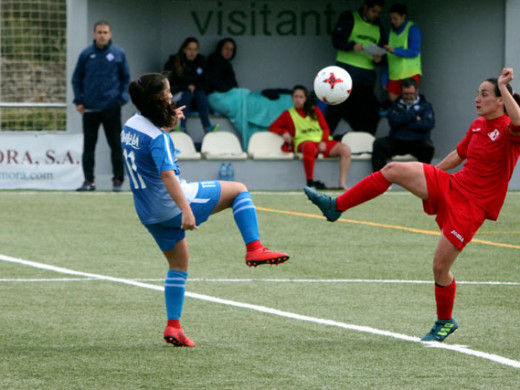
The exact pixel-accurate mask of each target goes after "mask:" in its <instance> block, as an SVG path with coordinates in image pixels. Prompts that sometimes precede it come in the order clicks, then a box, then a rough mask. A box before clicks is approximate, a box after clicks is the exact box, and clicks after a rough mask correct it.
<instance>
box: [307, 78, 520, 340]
mask: <svg viewBox="0 0 520 390" xmlns="http://www.w3.org/2000/svg"><path fill="white" fill-rule="evenodd" d="M512 79H513V69H511V68H504V69H503V70H502V73H501V75H500V77H499V78H498V79H496V78H490V79H487V80H485V81H484V82H482V83H481V84H480V87H479V89H478V94H477V97H476V98H475V104H476V110H477V115H479V117H480V118H478V119H476V120H474V121H473V123H472V124H471V126H470V127H469V129H468V131H467V133H466V136H465V137H464V139H463V140H462V141H461V142H460V143H459V144H458V145H457V148H456V149H455V150H454V151H452V152H451V153H450V154H448V156H446V157H445V158H444V159H443V160H442V161H441V162H440V163H439V164H438V165H437V166H433V165H430V164H424V163H419V162H406V163H399V162H391V163H390V164H388V165H386V166H385V167H384V168H382V169H381V170H380V171H377V172H375V173H373V174H372V175H370V176H367V177H366V178H365V179H363V180H361V181H360V182H359V183H358V184H356V185H355V186H354V187H352V188H351V189H350V190H349V191H347V192H345V193H343V194H342V195H340V196H338V197H337V198H331V197H329V196H326V195H324V194H320V193H318V192H316V191H315V190H313V189H311V188H307V187H306V188H305V192H306V194H307V196H308V198H309V199H310V200H311V201H312V202H313V203H314V204H316V205H317V206H318V207H319V208H320V210H321V211H322V212H323V214H324V215H325V217H326V218H327V219H328V220H329V221H331V222H333V221H335V220H336V219H338V218H339V217H340V215H341V213H342V212H343V211H346V210H348V209H349V208H351V207H354V206H357V205H359V204H360V203H363V202H366V201H368V200H370V199H373V198H375V197H376V196H379V195H381V194H383V193H384V192H385V191H386V190H387V189H388V188H389V187H390V185H391V184H392V183H395V184H398V185H400V186H402V187H404V188H405V189H407V190H408V191H410V192H411V193H412V194H414V195H416V196H417V197H419V198H420V199H422V200H423V208H424V211H425V212H426V213H427V214H429V215H437V217H436V221H437V224H438V225H439V228H440V230H441V237H440V239H439V242H438V244H437V248H436V250H435V254H434V257H433V275H434V279H435V300H436V304H437V321H436V322H435V324H434V326H433V328H432V329H431V330H430V332H429V333H427V334H426V335H425V336H424V337H423V338H422V341H443V340H444V339H445V338H446V337H448V336H449V335H450V334H451V333H453V332H455V330H457V328H458V324H457V321H455V319H454V318H453V317H452V311H453V304H454V301H455V290H456V283H455V279H454V277H453V273H452V272H451V267H452V265H453V263H454V262H455V260H456V259H457V256H458V255H459V254H460V252H461V251H462V250H463V249H464V247H465V246H466V245H467V244H468V243H469V242H470V241H471V239H472V238H473V236H474V235H475V233H476V232H477V230H478V228H479V227H480V226H481V225H482V224H483V223H484V220H485V219H490V220H496V219H497V217H498V214H499V212H500V209H501V208H502V205H503V203H504V199H505V197H506V193H507V188H508V182H509V180H510V178H511V175H512V174H513V170H514V167H515V165H516V163H517V161H518V158H519V156H520V106H519V104H520V97H519V96H518V95H517V94H516V93H515V94H514V93H513V92H512V88H511V86H510V85H509V83H510V82H511V80H512ZM464 161H465V162H464ZM462 162H464V165H463V167H462V168H461V169H460V170H459V171H458V172H456V173H453V174H450V173H448V172H447V171H448V170H450V169H453V168H455V167H457V166H459V165H460V164H461V163H462Z"/></svg>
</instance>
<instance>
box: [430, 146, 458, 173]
mask: <svg viewBox="0 0 520 390" xmlns="http://www.w3.org/2000/svg"><path fill="white" fill-rule="evenodd" d="M462 161H464V160H463V159H462V158H460V156H459V154H458V153H457V150H454V151H452V152H451V153H450V154H448V155H447V156H446V157H444V159H443V160H442V161H441V162H440V163H438V164H437V168H439V169H442V170H443V171H449V170H450V169H453V168H456V167H458V166H459V165H460V163H462Z"/></svg>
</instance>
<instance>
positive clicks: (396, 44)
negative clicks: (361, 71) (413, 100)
mask: <svg viewBox="0 0 520 390" xmlns="http://www.w3.org/2000/svg"><path fill="white" fill-rule="evenodd" d="M406 13H407V9H406V5H404V4H394V5H392V7H391V8H390V23H391V24H392V28H391V29H390V34H389V37H388V45H385V46H384V48H385V50H386V51H387V52H388V56H387V62H388V68H385V69H384V71H383V72H382V77H381V78H382V82H383V88H385V89H386V90H387V91H388V97H389V98H390V101H392V102H393V101H395V99H397V98H398V97H399V95H400V93H401V82H402V80H404V79H406V78H413V79H414V80H415V81H417V85H419V80H420V78H421V75H422V70H421V30H420V29H419V27H418V26H417V25H416V24H415V23H414V22H412V21H410V20H408V19H407V18H406Z"/></svg>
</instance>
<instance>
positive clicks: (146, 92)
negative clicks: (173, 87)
mask: <svg viewBox="0 0 520 390" xmlns="http://www.w3.org/2000/svg"><path fill="white" fill-rule="evenodd" d="M166 80H167V78H166V76H164V75H162V74H160V73H147V74H144V75H142V76H141V77H139V78H138V79H137V80H134V81H132V82H131V83H130V86H129V92H130V98H131V99H132V103H134V105H135V106H136V107H137V109H138V110H139V112H140V113H141V115H143V116H144V117H146V118H148V119H149V120H150V121H151V122H152V123H153V124H154V125H156V126H157V127H165V128H169V127H173V126H175V124H176V121H177V119H176V115H175V108H176V106H175V103H169V102H168V101H166V100H165V99H164V96H163V93H164V91H165V89H166Z"/></svg>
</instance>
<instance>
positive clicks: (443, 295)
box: [435, 279, 457, 320]
mask: <svg viewBox="0 0 520 390" xmlns="http://www.w3.org/2000/svg"><path fill="white" fill-rule="evenodd" d="M456 290H457V283H455V279H453V282H451V283H450V284H448V285H447V286H439V285H438V284H437V283H435V301H436V302H437V318H438V319H439V320H450V319H451V316H452V311H453V303H454V302H455V291H456Z"/></svg>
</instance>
